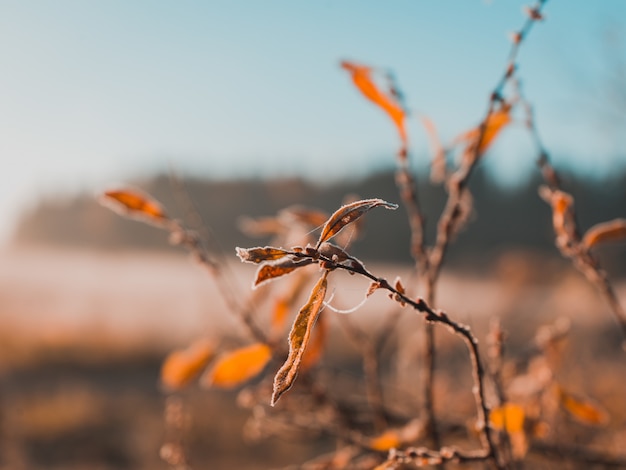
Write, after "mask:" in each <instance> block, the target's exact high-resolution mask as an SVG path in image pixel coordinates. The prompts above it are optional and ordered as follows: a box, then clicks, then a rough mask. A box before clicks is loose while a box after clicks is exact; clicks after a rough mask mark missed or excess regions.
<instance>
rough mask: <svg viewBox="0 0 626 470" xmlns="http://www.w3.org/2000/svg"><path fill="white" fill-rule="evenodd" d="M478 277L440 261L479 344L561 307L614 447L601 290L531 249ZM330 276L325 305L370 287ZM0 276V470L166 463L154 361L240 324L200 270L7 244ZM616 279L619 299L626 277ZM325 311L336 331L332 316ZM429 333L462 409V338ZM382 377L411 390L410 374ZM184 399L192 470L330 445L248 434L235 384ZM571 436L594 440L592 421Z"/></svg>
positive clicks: (466, 403)
mask: <svg viewBox="0 0 626 470" xmlns="http://www.w3.org/2000/svg"><path fill="white" fill-rule="evenodd" d="M363 261H364V262H366V264H367V265H368V267H369V268H370V270H372V271H374V272H376V273H377V274H382V275H384V276H387V277H388V278H389V279H390V280H393V279H394V278H395V277H396V275H400V276H401V277H402V278H403V280H404V281H405V284H407V285H408V284H409V283H410V276H409V272H408V269H407V268H406V267H401V266H390V265H382V264H369V263H367V259H363ZM232 269H233V271H234V273H235V279H236V282H237V283H238V285H239V287H237V289H238V290H239V291H241V292H242V295H247V294H248V292H249V286H250V281H251V279H252V276H253V273H254V268H253V267H250V266H247V265H240V264H235V265H233V266H232ZM480 272H481V274H480V275H475V274H474V273H473V272H472V270H471V268H467V269H464V270H463V271H455V272H454V273H450V272H445V274H444V275H443V277H442V280H441V284H440V288H439V296H438V299H439V302H438V303H439V305H440V306H441V307H442V308H444V309H445V310H446V311H447V312H448V313H449V314H450V315H451V316H452V317H454V318H455V319H457V320H460V321H463V322H465V323H468V324H469V325H470V326H471V327H472V329H473V330H474V332H475V334H476V335H477V336H478V338H479V340H480V341H481V342H483V340H484V338H485V334H486V332H487V328H488V324H489V321H490V319H491V318H492V317H494V316H497V317H500V318H501V319H502V322H503V326H504V329H505V330H506V331H507V332H508V342H507V352H508V353H510V354H511V355H516V354H521V353H522V352H523V351H525V350H526V349H527V348H528V346H529V345H530V344H531V343H532V339H533V337H534V335H535V333H536V330H537V328H538V327H539V326H540V325H543V324H547V323H550V322H553V321H554V320H555V319H557V318H559V317H561V316H564V317H566V318H568V319H569V320H570V321H571V340H570V343H569V346H567V349H566V353H565V354H564V357H563V359H562V364H561V367H560V369H559V380H560V381H561V382H563V383H567V384H568V385H570V386H571V387H572V388H574V389H575V390H578V391H580V392H581V393H584V394H586V395H588V396H591V397H594V399H596V400H597V401H598V402H600V403H602V404H603V406H604V407H605V408H607V409H608V411H609V412H610V414H611V421H610V424H609V426H610V429H611V431H612V432H611V434H609V435H610V436H613V437H611V439H614V440H615V442H612V441H606V439H605V441H604V442H603V443H604V444H606V446H608V448H618V446H619V445H620V443H619V441H620V440H621V442H622V444H623V442H624V441H623V439H624V438H625V437H626V432H625V431H624V430H625V429H626V424H625V423H626V403H624V400H623V397H624V396H625V394H626V379H625V378H624V377H626V365H625V362H626V361H624V360H623V357H621V358H620V357H619V342H620V335H619V331H618V330H617V329H616V327H615V323H614V321H613V319H612V317H611V315H610V313H609V310H608V308H607V307H606V306H605V304H604V302H603V300H602V299H601V298H600V297H599V296H598V295H597V293H596V292H595V291H594V289H593V288H592V287H590V286H589V285H588V284H587V283H586V281H585V280H584V279H583V278H582V277H581V276H580V275H579V274H578V273H577V272H575V271H574V270H573V269H571V268H569V267H568V265H567V263H565V262H563V263H560V262H555V261H549V262H546V261H544V260H543V258H542V257H541V256H540V255H536V254H533V253H532V252H518V253H516V252H510V253H507V254H505V255H502V256H501V257H500V258H499V260H498V261H497V262H496V263H495V264H493V265H492V266H490V267H489V268H488V269H485V267H484V266H482V267H481V269H480ZM336 274H337V276H336V277H335V278H334V279H335V281H333V283H331V289H333V290H334V293H335V298H334V300H333V304H335V306H337V307H339V308H349V307H352V306H354V305H356V304H358V303H359V302H360V301H361V299H362V298H363V293H364V291H365V290H366V289H367V286H368V282H366V281H363V280H361V279H358V278H355V277H351V276H347V275H343V274H341V273H336ZM0 286H1V287H0V384H1V388H0V393H1V394H0V468H2V469H7V470H8V469H11V470H20V469H126V468H127V469H130V468H132V469H159V468H163V469H165V468H167V466H166V465H165V463H163V462H162V461H161V460H160V459H159V448H160V447H161V445H162V443H163V440H164V437H165V434H166V429H165V426H164V421H163V407H164V403H165V394H164V393H163V392H162V391H161V389H160V387H159V381H158V376H159V368H160V364H161V361H162V360H163V358H164V356H165V355H166V354H167V352H168V351H170V350H171V349H172V348H175V347H181V346H185V345H186V344H188V343H189V341H191V340H193V339H195V338H197V337H199V336H209V337H213V338H216V337H220V336H228V335H234V334H236V333H237V332H238V331H239V328H238V323H237V322H236V321H235V320H234V319H233V318H232V317H231V316H230V315H229V314H228V312H227V309H226V307H225V306H224V304H223V302H222V300H221V298H220V296H219V293H218V292H217V291H216V289H215V287H214V284H213V283H212V281H211V279H210V278H209V276H208V275H207V274H206V273H205V272H204V271H203V269H202V268H201V267H200V266H198V265H196V264H195V263H194V262H192V261H191V260H190V258H189V257H187V256H185V255H180V254H176V253H173V254H164V253H158V254H157V253H147V252H142V253H131V252H129V253H123V252H115V253H100V252H95V251H88V250H83V251H79V250H52V249H34V248H31V249H21V250H17V249H16V250H6V251H4V252H2V253H1V254H0ZM617 288H618V289H617V290H618V294H619V295H620V298H621V300H622V302H623V303H626V283H624V282H621V283H620V284H618V285H617ZM389 308H390V303H389V301H388V299H387V298H386V296H385V295H384V294H383V293H382V292H376V293H375V294H374V295H372V296H371V298H370V299H369V301H368V303H367V304H366V305H365V307H363V309H361V310H359V311H358V312H356V313H354V314H352V315H351V317H350V318H351V319H352V320H353V321H354V322H355V323H361V322H362V323H361V324H362V325H363V327H364V328H366V329H367V328H376V326H377V324H379V322H380V317H381V316H383V315H384V314H385V312H387V311H389ZM333 315H334V317H332V316H331V318H333V320H332V324H333V325H334V326H335V327H336V326H337V318H336V317H338V315H339V314H333ZM401 318H402V319H401V320H400V321H401V325H402V328H403V329H405V330H410V329H416V328H417V327H418V326H417V325H418V323H419V320H418V319H416V318H415V316H414V315H412V314H410V313H409V312H406V315H404V316H402V317H401ZM331 338H333V342H332V343H331V344H330V346H329V347H328V350H327V351H326V355H325V358H324V364H327V365H328V366H329V367H330V369H332V370H334V371H335V373H337V371H339V373H345V374H355V373H357V372H358V361H357V359H356V357H357V356H356V353H355V350H354V348H352V347H351V346H350V345H349V342H346V341H345V339H342V336H341V330H340V329H339V328H335V329H333V335H332V336H331ZM402 341H405V343H404V344H405V345H406V346H407V348H408V349H413V350H412V351H409V352H408V356H407V357H409V356H410V354H412V353H415V350H416V349H418V345H416V344H415V343H414V342H411V341H408V340H407V339H406V338H405V339H404V340H403V339H402V338H400V339H399V342H400V343H401V344H402ZM438 342H439V350H440V351H441V357H440V358H439V363H438V365H439V368H440V369H441V372H440V376H439V379H438V383H437V386H438V387H439V388H438V389H439V390H440V392H441V395H440V396H441V397H447V398H441V401H438V403H439V406H440V407H441V410H440V412H441V413H442V414H446V413H447V414H450V413H453V412H459V413H461V412H462V413H465V412H467V413H469V414H470V415H471V413H472V399H471V395H470V393H469V390H470V388H471V386H470V385H469V384H470V381H471V377H470V376H469V374H468V373H467V367H466V364H465V363H464V361H466V360H467V355H466V353H465V350H464V346H463V345H462V344H459V343H460V342H459V341H458V339H457V338H454V337H452V336H451V335H449V334H448V333H447V332H442V333H438ZM394 360H397V361H398V362H401V361H402V360H403V358H402V357H397V358H395V359H394ZM404 360H407V359H406V357H405V358H404ZM355 364H357V366H356V367H355ZM355 371H357V372H355ZM407 382H409V381H407ZM390 386H393V387H396V388H397V389H398V390H399V389H401V388H402V387H404V388H405V389H406V390H404V392H406V393H407V394H408V395H410V394H411V391H410V389H411V388H413V387H415V383H414V381H413V380H412V379H411V382H410V383H394V384H391V385H390ZM459 390H464V392H463V394H462V396H461V397H460V398H458V397H456V396H455V393H456V392H457V391H459ZM465 392H467V393H465ZM183 396H184V398H185V403H186V404H187V409H188V411H189V413H190V414H191V423H192V424H191V428H190V430H189V433H188V436H187V440H186V445H187V446H188V447H189V456H190V459H191V462H192V464H194V468H211V469H219V468H224V469H228V468H239V469H245V468H274V467H283V466H286V465H288V464H289V463H297V462H303V461H306V460H308V459H309V458H312V457H313V456H315V455H318V454H319V453H321V452H323V451H325V450H326V451H328V450H332V448H333V447H332V443H331V442H329V441H327V440H324V439H323V438H322V439H310V440H309V441H308V443H307V442H304V443H302V442H297V441H293V442H291V441H284V440H279V439H275V438H271V439H269V440H268V441H261V442H256V443H251V442H247V441H244V439H243V437H242V429H243V428H244V424H245V421H246V417H247V416H248V412H247V411H245V410H240V409H238V408H237V405H236V393H235V392H223V391H213V390H200V389H199V388H198V387H196V386H193V387H191V389H190V390H189V391H187V392H185V394H184V395H183ZM268 399H269V398H268ZM448 400H450V401H448ZM443 401H446V402H447V403H454V406H449V405H445V404H444V403H442V402H443ZM573 435H574V436H575V438H577V439H581V440H589V439H591V440H593V439H592V438H591V437H589V432H588V431H586V430H579V431H576V432H574V434H573Z"/></svg>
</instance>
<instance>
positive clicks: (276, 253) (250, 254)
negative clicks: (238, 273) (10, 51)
mask: <svg viewBox="0 0 626 470" xmlns="http://www.w3.org/2000/svg"><path fill="white" fill-rule="evenodd" d="M235 250H237V256H239V259H240V260H241V261H242V262H244V263H254V264H259V263H261V262H263V261H276V260H278V259H280V258H284V257H285V256H287V255H288V254H289V252H288V251H287V250H283V249H282V248H274V247H273V246H266V247H256V248H239V247H236V248H235Z"/></svg>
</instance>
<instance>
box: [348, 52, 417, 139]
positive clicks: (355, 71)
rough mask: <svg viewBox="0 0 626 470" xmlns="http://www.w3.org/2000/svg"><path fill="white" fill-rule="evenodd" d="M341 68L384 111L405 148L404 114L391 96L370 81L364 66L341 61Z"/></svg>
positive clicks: (368, 73)
mask: <svg viewBox="0 0 626 470" xmlns="http://www.w3.org/2000/svg"><path fill="white" fill-rule="evenodd" d="M341 67H342V68H343V69H345V70H347V71H348V72H349V73H350V75H351V76H352V82H353V83H354V84H355V85H356V87H357V88H358V89H359V90H360V91H361V93H363V95H364V96H365V97H366V98H367V99H369V100H370V101H372V102H373V103H374V104H376V105H378V106H379V107H380V108H381V109H382V110H383V111H385V112H386V113H387V114H388V115H389V117H390V118H391V120H392V121H393V123H394V124H395V126H396V129H397V130H398V134H399V135H400V140H401V141H402V147H403V149H406V148H407V143H408V137H407V133H406V129H405V126H404V118H405V114H404V111H403V110H402V107H401V106H400V105H399V104H398V103H397V100H396V99H395V97H394V96H393V95H391V96H388V95H386V94H385V93H383V92H382V91H381V90H380V89H379V88H378V87H377V86H376V84H375V83H374V82H373V80H372V69H371V68H370V67H367V66H365V65H359V64H355V63H352V62H347V61H343V62H341Z"/></svg>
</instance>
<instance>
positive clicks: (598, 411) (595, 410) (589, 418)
mask: <svg viewBox="0 0 626 470" xmlns="http://www.w3.org/2000/svg"><path fill="white" fill-rule="evenodd" d="M558 395H559V401H560V402H561V405H563V408H565V410H567V412H568V413H569V414H570V415H572V416H573V417H574V418H575V419H577V420H578V421H580V422H581V423H584V424H590V425H594V426H601V425H604V424H606V423H608V421H609V415H608V413H607V412H606V411H604V410H603V409H602V408H600V406H598V405H596V404H595V403H592V402H591V400H588V399H582V398H577V397H575V396H574V395H572V394H571V393H568V392H566V391H565V390H563V389H562V388H560V387H559V389H558Z"/></svg>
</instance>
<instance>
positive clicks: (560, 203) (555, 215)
mask: <svg viewBox="0 0 626 470" xmlns="http://www.w3.org/2000/svg"><path fill="white" fill-rule="evenodd" d="M539 195H540V196H541V197H542V198H543V199H544V200H545V201H546V202H547V203H548V204H550V206H551V207H552V225H553V226H554V232H555V234H556V237H557V242H558V243H559V245H565V244H566V243H567V241H568V240H569V239H570V231H573V229H574V218H573V215H572V207H573V205H574V198H573V197H572V196H571V195H570V194H568V193H566V192H564V191H560V190H553V189H550V188H549V187H547V186H541V187H540V188H539Z"/></svg>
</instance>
